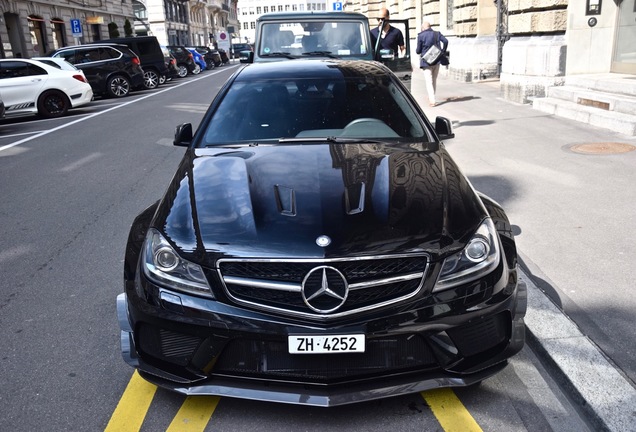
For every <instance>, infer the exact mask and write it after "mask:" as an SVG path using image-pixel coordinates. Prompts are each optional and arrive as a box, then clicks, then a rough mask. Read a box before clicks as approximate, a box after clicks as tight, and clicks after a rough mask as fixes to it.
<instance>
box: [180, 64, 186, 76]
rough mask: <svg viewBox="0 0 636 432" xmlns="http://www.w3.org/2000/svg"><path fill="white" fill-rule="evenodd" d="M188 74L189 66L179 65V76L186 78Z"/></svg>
mask: <svg viewBox="0 0 636 432" xmlns="http://www.w3.org/2000/svg"><path fill="white" fill-rule="evenodd" d="M187 75H188V68H187V67H186V65H183V64H180V65H179V78H185V77H186V76H187Z"/></svg>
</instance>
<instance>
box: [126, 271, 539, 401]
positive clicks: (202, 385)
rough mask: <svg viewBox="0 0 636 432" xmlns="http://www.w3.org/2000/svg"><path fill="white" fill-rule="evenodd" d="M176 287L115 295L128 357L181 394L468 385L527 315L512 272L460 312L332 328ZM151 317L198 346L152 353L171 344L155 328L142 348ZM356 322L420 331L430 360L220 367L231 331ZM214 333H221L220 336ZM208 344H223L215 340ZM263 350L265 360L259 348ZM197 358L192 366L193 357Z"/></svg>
mask: <svg viewBox="0 0 636 432" xmlns="http://www.w3.org/2000/svg"><path fill="white" fill-rule="evenodd" d="M161 292H163V291H162V290H160V292H159V296H158V297H161ZM173 294H174V293H168V294H167V295H166V296H165V298H164V300H168V301H171V300H174V297H172V296H173ZM179 297H180V300H179V302H178V303H179V304H175V303H174V302H166V301H163V302H162V303H161V304H160V305H152V304H150V303H148V302H147V301H146V300H145V299H142V298H141V297H139V296H138V293H137V291H136V290H129V291H128V292H127V293H123V294H120V295H119V296H118V297H117V313H118V319H119V324H120V327H121V349H122V355H123V357H124V360H125V361H126V362H127V363H128V364H130V365H131V366H133V367H135V368H137V369H138V370H139V372H140V374H141V375H142V376H143V377H144V378H145V379H146V380H148V381H150V382H152V383H154V384H156V385H158V386H161V387H164V388H167V389H169V390H172V391H175V392H179V393H182V394H186V395H216V396H228V397H236V398H244V399H252V400H262V401H271V402H281V403H289V404H301V405H313V406H325V407H327V406H336V405H345V404H350V403H357V402H363V401H369V400H374V399H380V398H386V397H390V396H397V395H402V394H410V393H415V392H420V391H424V390H429V389H433V388H438V387H462V386H469V385H472V384H475V383H478V382H480V381H482V380H484V379H486V378H488V377H490V376H492V375H494V374H496V373H497V372H499V371H500V370H502V369H503V368H504V367H505V366H506V364H507V359H508V358H510V357H511V356H513V355H514V354H516V353H517V352H518V351H520V350H521V348H522V347H523V344H524V342H525V325H524V322H523V317H524V315H525V311H526V303H527V301H526V287H525V284H524V283H523V282H521V281H517V283H516V286H515V287H514V289H512V290H508V292H507V294H504V293H503V292H502V293H499V294H498V295H497V296H494V297H491V298H490V299H488V301H485V302H483V303H482V304H480V305H478V306H473V307H471V308H470V311H463V313H462V314H457V315H451V316H445V317H442V318H439V319H428V318H427V319H424V317H425V315H426V314H427V313H428V312H430V311H428V310H427V308H422V309H419V310H411V309H409V310H406V311H400V312H397V313H395V314H391V315H390V316H381V317H376V318H375V319H371V320H367V321H365V322H352V323H346V324H340V325H338V326H332V327H331V328H324V326H321V325H320V326H319V325H315V324H306V323H305V324H303V323H298V322H293V321H291V322H290V321H287V320H285V319H281V318H273V317H271V316H269V315H266V314H261V313H258V312H254V311H247V310H244V309H241V308H236V307H233V306H229V305H225V304H222V303H219V302H216V301H213V300H204V299H200V298H196V297H191V296H187V295H184V294H179ZM186 311H187V313H184V312H186ZM493 323H494V324H493ZM149 327H150V328H153V329H157V332H163V331H165V332H166V334H169V336H170V338H172V339H170V341H172V340H174V338H175V337H177V338H178V335H184V339H183V341H180V342H179V344H180V345H179V347H178V348H179V349H180V348H182V347H183V346H184V345H186V344H187V343H189V342H188V341H189V340H190V339H188V338H189V337H194V336H193V335H196V336H198V337H199V338H200V339H199V342H197V346H198V347H199V348H197V349H196V350H194V348H193V351H192V353H191V354H189V355H188V358H186V359H184V358H179V359H178V360H175V362H176V363H179V364H178V365H175V364H169V362H166V359H165V358H163V359H160V358H158V357H160V356H161V355H160V354H157V355H156V356H155V355H149V354H148V351H153V350H155V351H156V352H159V351H160V348H159V346H160V345H161V346H162V348H161V349H163V345H164V342H165V343H166V344H167V342H166V341H167V340H168V339H165V340H164V339H161V340H160V339H159V337H157V342H153V343H152V344H149V342H147V340H148V339H146V342H145V343H146V344H147V345H146V347H145V348H143V349H140V348H142V347H141V346H137V345H139V344H140V342H139V338H140V334H143V335H147V334H149V333H148V330H147V329H148V328H149ZM494 327H500V328H501V329H502V330H501V331H496V330H495V331H494V333H493V330H492V329H493V328H494ZM133 329H134V330H133ZM158 329H161V330H158ZM361 331H362V332H364V333H365V335H366V338H367V340H368V341H371V340H373V339H387V338H393V337H398V338H399V337H402V336H404V335H407V339H409V338H411V337H413V335H415V336H417V337H421V338H422V339H423V340H425V343H426V344H427V345H429V346H430V347H431V350H430V356H431V358H433V359H434V363H430V362H429V363H427V364H426V365H424V366H423V367H413V366H412V365H411V367H405V368H402V369H399V368H398V369H395V370H387V371H382V370H380V371H377V370H376V371H375V372H373V373H370V374H359V375H356V374H355V373H354V374H352V375H351V376H349V375H346V374H345V375H340V376H338V377H337V378H335V379H331V380H323V381H321V380H315V379H313V377H312V376H311V375H312V374H311V372H309V371H308V372H307V374H306V375H305V376H303V374H302V373H300V372H298V371H297V372H298V373H297V374H296V375H293V376H276V375H272V376H267V375H266V374H265V375H258V374H257V375H254V374H250V373H246V374H241V373H239V372H236V371H234V372H230V373H228V371H227V370H222V371H218V370H217V367H218V365H219V364H221V363H223V362H222V361H221V360H219V358H221V357H222V355H223V350H224V348H225V347H227V345H228V341H232V340H239V339H246V338H252V339H254V340H258V341H259V343H262V344H268V343H269V341H271V340H273V339H275V340H276V341H277V342H276V343H279V344H280V343H283V344H284V343H285V342H284V341H286V338H287V335H289V334H299V333H305V334H316V333H319V334H323V333H326V334H329V333H331V334H347V333H354V332H355V333H360V332H361ZM502 331H504V332H505V335H503V336H502ZM453 332H454V333H453ZM458 332H459V333H458ZM490 333H492V334H498V335H499V336H498V338H496V339H493V338H494V336H490ZM157 334H158V333H157ZM457 334H461V335H462V338H463V339H473V341H472V342H471V341H468V342H466V341H464V343H458V344H454V343H453V340H455V341H457V336H456V335H457ZM175 335H177V336H175ZM206 336H207V337H206ZM480 338H482V339H480ZM502 338H503V339H502ZM491 340H492V346H486V347H485V348H484V349H482V350H481V351H479V350H480V348H479V347H480V346H482V345H484V344H488V343H490V341H491ZM217 341H220V342H219V343H218V344H217ZM141 345H143V343H141ZM213 345H214V346H216V345H219V346H222V348H216V347H215V348H214V349H212V346H213ZM166 349H168V348H166ZM169 349H170V350H174V349H175V347H174V346H172V345H171V346H170V347H169ZM253 354H254V353H253V352H252V353H246V354H245V362H246V363H249V362H250V358H249V357H250V355H253ZM278 354H281V352H280V351H279V352H278ZM282 355H286V353H282ZM339 355H340V356H342V354H323V355H322V356H323V357H322V359H323V360H320V361H319V362H320V363H321V364H322V363H325V362H326V363H339V362H340V359H344V358H345V357H338V356H339ZM354 355H355V354H354ZM289 356H290V357H291V356H293V355H289ZM324 356H327V357H324ZM345 356H346V355H345ZM264 358H265V364H267V357H266V356H265V355H264ZM296 358H297V357H296ZM239 360H240V359H239ZM194 363H197V364H198V366H197V367H193V364H194ZM345 363H346V361H345ZM262 364H263V361H262V360H261V361H260V363H259V365H260V366H259V368H261V367H263V366H262ZM321 367H322V366H321ZM265 368H266V367H265Z"/></svg>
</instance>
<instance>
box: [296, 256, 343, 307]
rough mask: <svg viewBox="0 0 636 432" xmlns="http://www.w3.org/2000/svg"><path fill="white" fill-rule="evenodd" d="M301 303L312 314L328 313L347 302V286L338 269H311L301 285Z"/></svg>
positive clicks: (327, 267) (321, 267) (325, 267)
mask: <svg viewBox="0 0 636 432" xmlns="http://www.w3.org/2000/svg"><path fill="white" fill-rule="evenodd" d="M301 292H302V296H303V301H304V302H305V304H306V305H307V307H309V308H310V309H311V310H313V311H314V312H319V313H330V312H334V311H335V310H338V309H339V308H340V307H341V306H342V305H343V304H344V303H345V301H347V296H348V295H349V284H348V283H347V279H346V278H345V277H344V275H343V274H342V273H340V271H338V269H335V268H333V267H329V266H320V267H315V268H313V269H311V271H310V272H309V273H307V275H306V276H305V278H304V279H303V283H302V290H301Z"/></svg>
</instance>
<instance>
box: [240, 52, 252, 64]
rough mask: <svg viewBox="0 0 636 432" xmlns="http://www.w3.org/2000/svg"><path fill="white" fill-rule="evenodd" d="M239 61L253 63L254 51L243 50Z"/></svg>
mask: <svg viewBox="0 0 636 432" xmlns="http://www.w3.org/2000/svg"><path fill="white" fill-rule="evenodd" d="M239 61H240V62H241V63H253V62H254V53H253V52H252V51H241V52H240V53H239Z"/></svg>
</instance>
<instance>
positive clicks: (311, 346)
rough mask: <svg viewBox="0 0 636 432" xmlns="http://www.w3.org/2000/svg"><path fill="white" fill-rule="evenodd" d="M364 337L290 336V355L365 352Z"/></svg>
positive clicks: (361, 335)
mask: <svg viewBox="0 0 636 432" xmlns="http://www.w3.org/2000/svg"><path fill="white" fill-rule="evenodd" d="M364 341H365V339H364V335H363V334H358V335H329V336H309V335H303V336H289V337H288V344H289V353H290V354H335V353H352V352H364Z"/></svg>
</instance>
